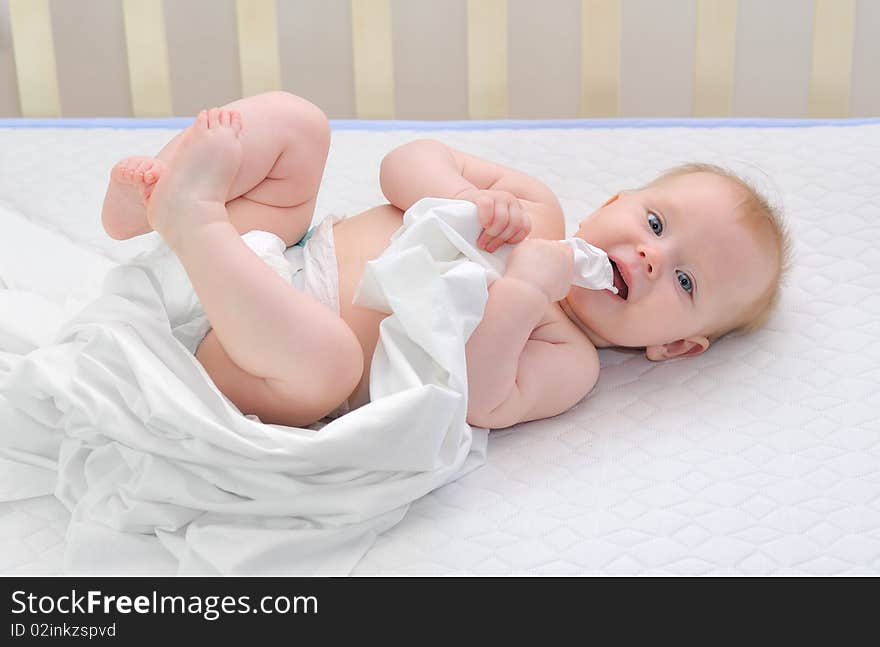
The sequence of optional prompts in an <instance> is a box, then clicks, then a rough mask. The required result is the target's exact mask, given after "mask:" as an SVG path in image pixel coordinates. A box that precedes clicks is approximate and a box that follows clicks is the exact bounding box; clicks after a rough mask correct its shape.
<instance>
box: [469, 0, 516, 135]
mask: <svg viewBox="0 0 880 647" xmlns="http://www.w3.org/2000/svg"><path fill="white" fill-rule="evenodd" d="M467 42H468V113H469V114H470V117H471V119H498V118H503V117H506V116H507V1H506V0H468V3H467Z"/></svg>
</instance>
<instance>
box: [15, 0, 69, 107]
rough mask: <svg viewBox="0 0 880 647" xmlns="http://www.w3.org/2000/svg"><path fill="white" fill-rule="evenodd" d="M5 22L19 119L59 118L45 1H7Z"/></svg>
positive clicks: (55, 74)
mask: <svg viewBox="0 0 880 647" xmlns="http://www.w3.org/2000/svg"><path fill="white" fill-rule="evenodd" d="M9 23H10V26H11V28H12V47H13V51H14V52H15V69H16V75H17V77H18V97H19V101H20V102H21V114H22V116H23V117H60V116H61V99H60V95H59V92H58V72H57V68H56V66H55V45H54V42H53V40H52V16H51V14H50V12H49V0H9Z"/></svg>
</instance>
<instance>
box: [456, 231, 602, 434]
mask: <svg viewBox="0 0 880 647" xmlns="http://www.w3.org/2000/svg"><path fill="white" fill-rule="evenodd" d="M573 265H574V262H573V258H572V252H571V248H570V247H568V246H566V245H564V244H562V243H558V242H551V241H546V240H527V241H524V242H523V243H521V244H520V245H517V246H516V248H515V249H514V250H513V251H512V252H511V254H510V256H509V257H508V263H507V268H506V270H505V274H504V276H502V277H501V278H500V279H497V280H496V281H495V282H494V283H492V285H491V286H490V287H489V300H488V301H487V303H486V308H485V311H484V312H483V318H482V320H481V321H480V325H479V326H477V328H476V329H475V330H474V332H473V334H472V335H471V336H470V338H469V339H468V341H467V344H466V347H465V351H466V359H467V372H468V422H469V423H471V424H474V425H478V426H481V427H490V428H493V429H497V428H500V427H509V426H511V425H514V424H516V423H518V422H524V421H527V420H536V419H539V418H547V417H550V416H554V415H556V414H559V413H562V412H563V411H565V410H567V409H569V408H570V407H571V406H572V405H574V404H575V403H577V402H578V400H580V399H581V398H583V397H584V395H586V394H587V393H588V392H589V391H590V389H591V388H592V387H593V385H594V384H595V383H596V379H597V378H598V374H599V361H598V356H597V354H596V349H595V348H593V346H592V345H591V344H589V343H587V342H586V341H585V340H582V339H578V338H572V339H570V340H564V339H559V340H548V339H547V338H545V339H540V338H533V337H534V331H535V329H536V327H537V326H539V324H540V323H541V320H542V319H543V318H544V316H545V315H546V313H547V310H548V308H549V307H550V304H551V303H553V302H555V301H558V300H559V299H561V298H562V297H564V296H565V294H566V293H567V291H568V288H569V287H570V277H571V274H572V269H573Z"/></svg>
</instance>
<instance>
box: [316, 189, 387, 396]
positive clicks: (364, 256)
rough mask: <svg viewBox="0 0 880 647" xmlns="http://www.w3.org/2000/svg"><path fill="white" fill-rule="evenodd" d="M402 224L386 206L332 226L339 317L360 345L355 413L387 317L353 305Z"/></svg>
mask: <svg viewBox="0 0 880 647" xmlns="http://www.w3.org/2000/svg"><path fill="white" fill-rule="evenodd" d="M402 224H403V211H401V210H400V209H398V208H397V207H395V206H393V205H390V204H386V205H382V206H379V207H375V208H373V209H370V210H368V211H365V212H363V213H361V214H358V215H357V216H353V217H351V218H346V219H345V220H341V221H340V222H338V223H336V225H334V226H333V241H334V244H335V247H336V263H337V267H338V268H339V311H340V312H339V314H340V315H341V316H342V319H343V320H344V321H345V322H346V323H347V324H348V325H349V327H350V328H351V329H352V330H353V331H354V334H355V335H356V336H357V338H358V341H360V344H361V349H362V351H363V354H364V374H363V377H362V378H361V381H360V383H359V384H358V385H357V388H355V390H354V391H353V392H352V394H351V396H350V397H349V405H350V406H351V408H353V409H355V408H357V407H360V406H363V405H364V404H366V403H367V402H369V400H370V363H371V362H372V360H373V351H374V350H375V348H376V342H377V341H378V339H379V322H381V321H382V320H383V319H384V318H385V317H387V316H388V315H387V314H385V313H384V312H378V311H376V310H370V309H368V308H363V307H361V306H358V305H355V304H353V303H352V299H354V293H355V291H356V290H357V287H358V285H359V284H360V281H361V277H362V276H363V274H364V267H365V266H366V264H367V261H371V260H373V259H374V258H377V257H378V256H379V255H380V254H382V252H383V251H384V250H385V248H386V247H388V243H389V241H390V240H391V236H392V235H393V234H394V232H395V231H397V230H398V229H399V228H400V225H402Z"/></svg>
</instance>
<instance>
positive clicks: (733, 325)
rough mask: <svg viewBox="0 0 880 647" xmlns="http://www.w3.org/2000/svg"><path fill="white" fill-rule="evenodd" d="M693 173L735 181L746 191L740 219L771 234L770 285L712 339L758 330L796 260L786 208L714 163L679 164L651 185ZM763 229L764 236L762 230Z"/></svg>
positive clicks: (757, 231)
mask: <svg viewBox="0 0 880 647" xmlns="http://www.w3.org/2000/svg"><path fill="white" fill-rule="evenodd" d="M691 173H712V174H714V175H717V176H719V177H723V178H726V179H728V180H729V181H731V182H732V183H733V184H734V185H736V186H737V187H738V188H740V189H742V190H743V192H744V193H745V200H743V202H742V203H740V204H739V205H738V209H741V210H743V215H742V217H741V218H740V221H741V222H742V223H743V224H744V225H745V226H746V227H747V228H748V230H749V231H751V232H752V233H753V235H754V236H755V238H756V239H757V238H759V237H763V238H769V239H770V242H771V244H772V248H773V251H774V252H775V253H776V259H777V263H776V267H775V272H774V275H773V277H772V279H771V281H770V283H769V285H768V286H767V288H766V289H765V290H764V291H763V292H762V293H761V294H759V295H758V296H757V297H756V298H755V299H753V300H752V302H751V303H750V304H748V306H746V308H744V309H743V310H742V311H740V312H739V313H737V314H736V315H735V316H733V317H731V318H730V319H729V320H728V321H727V322H726V323H725V324H724V325H722V326H721V328H720V329H719V330H717V331H715V332H713V333H712V334H711V335H707V337H708V338H709V341H711V342H714V341H716V340H718V339H720V338H721V337H724V336H725V335H727V334H729V333H734V334H736V335H744V334H748V333H751V332H754V331H756V330H758V329H760V328H761V327H763V326H764V324H766V323H767V320H768V319H769V318H770V315H771V314H772V313H773V311H774V310H775V309H776V307H777V305H778V303H779V295H780V287H781V285H782V284H783V283H784V282H785V281H786V280H787V278H788V275H789V273H790V271H791V266H792V263H793V243H792V240H791V234H790V233H789V230H788V227H787V226H786V224H785V221H784V219H783V215H782V209H781V208H780V207H777V206H775V205H772V204H770V202H769V200H768V199H767V197H766V196H764V195H762V194H761V193H760V192H759V191H758V190H757V189H756V188H755V187H754V186H753V184H752V183H751V182H749V181H747V180H745V179H743V178H742V177H740V176H739V175H737V174H736V173H734V172H733V171H730V170H728V169H725V168H722V167H720V166H716V165H714V164H704V163H689V164H682V165H680V166H675V167H673V168H671V169H669V170H667V171H664V172H663V173H661V174H660V175H659V176H658V177H657V178H655V179H654V180H653V181H652V182H650V183H649V184H648V186H651V185H654V184H657V183H659V182H662V181H664V180H668V179H671V178H674V177H678V176H681V175H689V174H691ZM762 232H763V234H764V235H763V236H761V233H762Z"/></svg>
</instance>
